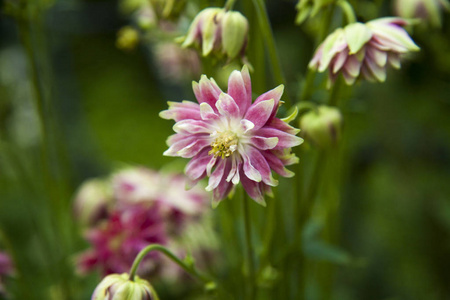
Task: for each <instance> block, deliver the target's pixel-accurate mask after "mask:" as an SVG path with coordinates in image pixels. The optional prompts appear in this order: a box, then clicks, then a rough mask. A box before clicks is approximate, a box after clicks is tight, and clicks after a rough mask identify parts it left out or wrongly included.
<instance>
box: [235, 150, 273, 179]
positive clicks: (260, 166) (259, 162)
mask: <svg viewBox="0 0 450 300" xmlns="http://www.w3.org/2000/svg"><path fill="white" fill-rule="evenodd" d="M245 152H246V154H247V155H248V156H243V158H244V173H245V175H247V177H248V178H250V179H252V180H254V178H255V176H254V175H255V174H256V173H255V172H254V170H253V168H254V169H256V170H258V172H259V174H260V176H261V179H260V180H254V181H262V182H264V183H265V184H268V185H271V186H276V185H277V184H278V182H277V181H276V180H275V179H274V178H273V177H272V172H271V170H270V167H269V164H268V163H267V161H266V159H265V158H264V156H263V155H262V154H261V152H260V151H259V150H257V149H255V148H253V147H251V146H250V147H247V149H246V151H245ZM246 167H247V168H246ZM248 167H250V168H249V169H248ZM248 175H252V176H253V177H250V176H248ZM256 177H257V179H259V177H258V176H256Z"/></svg>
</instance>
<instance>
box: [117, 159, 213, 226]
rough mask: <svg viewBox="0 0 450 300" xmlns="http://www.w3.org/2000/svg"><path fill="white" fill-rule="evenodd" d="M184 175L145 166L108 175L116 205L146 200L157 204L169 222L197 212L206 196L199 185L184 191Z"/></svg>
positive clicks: (195, 214)
mask: <svg viewBox="0 0 450 300" xmlns="http://www.w3.org/2000/svg"><path fill="white" fill-rule="evenodd" d="M187 184H188V182H187V178H186V177H185V176H182V175H179V174H163V173H158V172H155V171H152V170H149V169H147V168H142V167H141V168H130V169H125V170H122V171H120V172H118V173H116V174H114V175H113V177H112V186H113V190H114V196H115V198H116V200H117V201H118V204H119V205H128V204H136V203H147V204H149V205H153V204H156V205H158V207H159V209H160V212H161V215H162V216H164V217H167V218H168V221H169V222H174V223H177V224H178V225H181V224H180V221H181V220H182V219H185V218H187V217H195V216H198V215H200V214H201V213H202V212H203V210H204V207H205V205H204V204H205V202H206V198H207V195H206V193H205V192H204V191H203V190H201V189H200V188H194V189H191V190H189V191H186V189H185V186H186V185H187Z"/></svg>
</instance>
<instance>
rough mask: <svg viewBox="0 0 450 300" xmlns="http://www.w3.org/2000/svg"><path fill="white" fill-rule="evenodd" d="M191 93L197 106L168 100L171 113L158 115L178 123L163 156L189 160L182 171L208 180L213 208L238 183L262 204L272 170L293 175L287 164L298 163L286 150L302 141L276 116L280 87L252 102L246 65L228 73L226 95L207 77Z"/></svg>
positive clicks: (270, 183)
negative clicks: (240, 69) (239, 69)
mask: <svg viewBox="0 0 450 300" xmlns="http://www.w3.org/2000/svg"><path fill="white" fill-rule="evenodd" d="M193 89H194V93H195V96H196V98H197V101H198V103H194V102H191V101H183V102H181V103H178V102H169V109H168V110H165V111H162V112H161V113H160V116H161V117H162V118H164V119H173V120H175V122H176V123H175V125H174V127H173V129H174V131H175V132H176V134H174V135H172V136H170V137H169V138H168V140H167V144H168V146H169V149H168V150H167V151H165V152H164V155H167V156H180V157H184V158H191V161H190V162H189V163H188V164H187V166H186V169H185V172H186V174H187V176H188V177H189V178H190V179H191V180H192V181H193V184H195V183H197V182H198V181H199V180H201V179H202V178H204V177H206V176H208V177H209V182H208V186H207V187H206V190H207V191H213V205H217V204H218V202H219V201H221V200H222V199H224V198H225V197H226V196H227V195H228V194H229V193H230V192H231V190H232V189H233V187H234V186H235V185H237V184H238V183H239V182H241V183H242V185H243V187H244V189H245V191H246V192H247V193H248V195H249V196H250V197H251V198H252V199H254V200H255V201H256V202H258V203H260V204H263V205H264V204H265V202H264V194H265V193H270V191H271V188H270V187H271V186H276V185H277V184H278V182H277V180H275V179H274V178H273V177H272V170H273V171H275V172H277V173H278V174H280V175H281V176H285V177H290V176H293V173H292V172H291V171H289V170H287V169H286V168H285V166H287V165H291V164H293V163H296V162H298V159H297V157H295V155H294V154H291V153H290V150H291V147H294V146H297V145H300V144H301V143H302V141H303V140H302V139H301V138H299V137H297V136H295V135H296V134H297V133H298V132H299V130H298V129H295V128H294V127H292V126H290V125H288V124H287V123H286V122H284V121H282V120H280V119H279V118H277V117H276V116H275V115H276V113H277V110H278V107H279V105H280V98H281V95H282V94H283V85H280V86H278V87H277V88H275V89H273V90H270V91H268V92H266V93H264V94H262V95H261V96H259V97H258V98H257V99H256V100H255V101H254V102H253V103H252V88H251V81H250V74H249V72H248V68H247V67H246V66H244V67H243V68H242V71H241V72H239V71H233V72H232V73H231V75H230V78H229V81H228V91H227V93H224V92H223V91H222V90H221V89H220V88H219V86H218V85H217V84H216V82H215V81H214V79H212V78H211V79H208V78H207V77H206V76H205V75H203V76H202V77H201V79H200V81H199V82H198V83H196V82H194V83H193Z"/></svg>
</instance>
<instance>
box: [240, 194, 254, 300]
mask: <svg viewBox="0 0 450 300" xmlns="http://www.w3.org/2000/svg"><path fill="white" fill-rule="evenodd" d="M244 193H245V192H244ZM243 198H244V199H242V208H243V211H244V226H245V246H246V250H247V266H248V281H249V282H248V284H249V298H248V299H249V300H253V299H254V298H255V263H254V261H253V245H252V238H251V235H252V232H251V222H250V207H249V202H250V199H249V198H248V196H247V194H246V193H245V196H244V197H243Z"/></svg>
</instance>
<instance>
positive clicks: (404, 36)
mask: <svg viewBox="0 0 450 300" xmlns="http://www.w3.org/2000/svg"><path fill="white" fill-rule="evenodd" d="M407 24H408V22H407V21H405V20H403V19H400V18H381V19H376V20H373V21H370V22H368V23H366V24H363V23H352V24H350V25H347V26H346V27H344V28H338V29H336V30H335V31H334V32H333V33H332V34H330V35H329V36H328V37H327V38H326V39H325V41H324V42H323V43H322V44H321V45H320V46H319V48H318V49H317V50H316V53H315V55H314V57H313V59H312V60H311V62H310V63H309V67H310V68H312V69H315V70H318V71H319V72H324V71H325V70H327V69H328V73H329V79H330V81H329V85H330V84H331V83H333V82H334V81H335V80H336V78H337V76H338V75H339V74H342V75H343V76H344V79H345V82H346V83H347V84H348V85H351V84H353V83H354V82H355V80H356V79H357V78H360V77H364V78H365V79H367V80H369V81H379V82H383V81H385V80H386V68H387V66H388V65H391V66H393V67H394V68H396V69H399V68H400V57H401V55H403V54H405V53H408V52H410V51H418V50H419V47H418V46H417V45H416V44H415V43H414V41H413V40H412V39H411V38H410V37H409V35H408V33H407V32H406V31H405V30H404V29H403V28H402V27H403V26H405V25H407Z"/></svg>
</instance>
